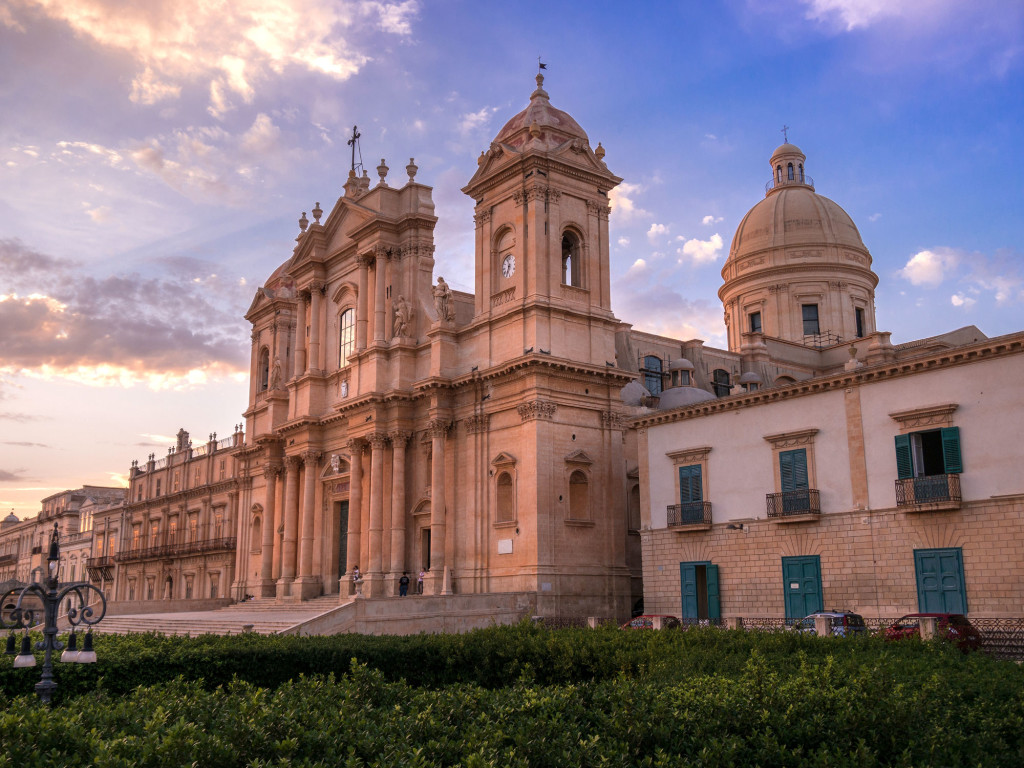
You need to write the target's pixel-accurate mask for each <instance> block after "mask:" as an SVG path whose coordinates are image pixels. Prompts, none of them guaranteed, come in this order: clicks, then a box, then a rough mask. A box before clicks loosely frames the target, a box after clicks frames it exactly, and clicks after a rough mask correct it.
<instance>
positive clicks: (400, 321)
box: [395, 296, 412, 337]
mask: <svg viewBox="0 0 1024 768" xmlns="http://www.w3.org/2000/svg"><path fill="white" fill-rule="evenodd" d="M411 331H412V305H411V304H410V303H409V301H408V300H407V299H406V298H405V296H399V297H398V298H397V299H395V336H396V337H398V336H409V335H411Z"/></svg>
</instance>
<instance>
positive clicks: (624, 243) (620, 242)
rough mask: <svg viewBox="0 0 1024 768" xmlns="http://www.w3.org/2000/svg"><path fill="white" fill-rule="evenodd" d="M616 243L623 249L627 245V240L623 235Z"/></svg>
mask: <svg viewBox="0 0 1024 768" xmlns="http://www.w3.org/2000/svg"><path fill="white" fill-rule="evenodd" d="M617 242H618V244H619V245H621V246H622V247H623V248H625V247H626V246H627V245H629V238H628V237H626V236H625V235H623V236H622V237H620V238H619V239H618V241H617Z"/></svg>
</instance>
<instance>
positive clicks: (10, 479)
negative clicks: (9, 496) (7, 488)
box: [0, 469, 26, 483]
mask: <svg viewBox="0 0 1024 768" xmlns="http://www.w3.org/2000/svg"><path fill="white" fill-rule="evenodd" d="M24 472H25V470H24V469H16V470H14V471H13V472H9V471H7V470H6V469H0V483H16V482H21V481H22V480H25V479H26V477H25V475H24Z"/></svg>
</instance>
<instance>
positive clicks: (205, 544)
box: [115, 536, 238, 563]
mask: <svg viewBox="0 0 1024 768" xmlns="http://www.w3.org/2000/svg"><path fill="white" fill-rule="evenodd" d="M237 541H238V540H237V539H236V538H235V537H234V536H223V537H221V538H219V539H202V540H200V541H189V542H186V543H184V544H162V545H159V546H155V547H139V548H138V549H128V550H125V551H122V552H118V553H117V555H115V559H116V560H117V562H119V563H128V562H135V561H137V560H151V559H154V558H167V557H181V556H183V555H199V554H205V553H208V552H221V551H228V550H232V549H234V548H235V546H236V544H237Z"/></svg>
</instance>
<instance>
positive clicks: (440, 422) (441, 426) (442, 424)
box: [427, 419, 452, 438]
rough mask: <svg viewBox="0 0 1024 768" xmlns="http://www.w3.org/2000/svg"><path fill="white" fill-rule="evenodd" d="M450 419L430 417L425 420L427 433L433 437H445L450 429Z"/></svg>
mask: <svg viewBox="0 0 1024 768" xmlns="http://www.w3.org/2000/svg"><path fill="white" fill-rule="evenodd" d="M451 427H452V422H451V419H431V420H430V421H428V422H427V434H429V435H430V436H431V437H432V438H433V437H447V435H448V430H449V429H451Z"/></svg>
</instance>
